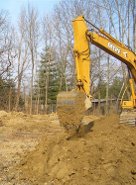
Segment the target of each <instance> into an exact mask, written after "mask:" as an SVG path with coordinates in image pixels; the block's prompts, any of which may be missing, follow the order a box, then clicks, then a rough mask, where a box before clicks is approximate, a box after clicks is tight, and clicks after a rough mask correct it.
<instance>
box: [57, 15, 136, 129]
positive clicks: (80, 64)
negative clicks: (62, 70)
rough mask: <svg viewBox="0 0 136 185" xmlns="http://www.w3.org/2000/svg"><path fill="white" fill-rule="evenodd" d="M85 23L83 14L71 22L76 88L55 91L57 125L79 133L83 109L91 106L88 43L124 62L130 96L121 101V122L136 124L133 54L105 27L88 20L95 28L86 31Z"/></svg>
mask: <svg viewBox="0 0 136 185" xmlns="http://www.w3.org/2000/svg"><path fill="white" fill-rule="evenodd" d="M87 22H88V23H90V22H89V21H87V20H86V19H85V18H84V17H83V16H79V17H77V18H76V19H74V20H73V22H72V25H73V31H74V56H75V65H76V67H75V68H76V78H77V89H75V90H72V91H69V92H61V93H59V94H58V97H57V113H58V117H59V120H60V124H61V125H63V126H64V127H65V128H66V130H68V131H71V130H73V132H78V131H79V129H80V127H81V126H82V124H83V117H84V112H85V110H87V109H90V108H91V107H92V103H91V102H92V96H91V94H90V87H91V80H90V69H91V59H90V43H91V44H93V45H95V46H97V47H98V48H100V49H102V50H103V51H105V52H106V53H108V54H110V55H111V56H113V57H115V58H116V59H118V60H120V61H121V62H123V63H125V64H126V65H127V68H128V71H129V84H130V91H131V96H130V99H129V100H127V101H124V100H121V108H122V113H121V115H120V123H126V124H131V125H135V120H136V94H135V84H136V54H135V53H134V52H133V51H132V50H131V49H130V48H129V47H127V46H126V45H124V44H123V43H121V42H119V41H118V40H117V39H115V38H114V37H112V36H111V35H110V34H109V33H107V32H106V31H105V30H104V29H102V28H100V29H99V28H97V27H96V26H94V25H93V24H92V23H90V24H91V25H92V26H93V27H94V30H89V29H88V27H87Z"/></svg>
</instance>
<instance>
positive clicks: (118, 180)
mask: <svg viewBox="0 0 136 185" xmlns="http://www.w3.org/2000/svg"><path fill="white" fill-rule="evenodd" d="M54 119H55V118H54ZM56 119H57V118H56ZM118 122H119V120H118V117H117V116H115V115H113V116H110V117H107V118H103V119H101V120H99V121H96V122H95V123H94V125H93V127H92V128H91V132H89V133H88V134H86V135H85V136H84V137H78V138H77V137H73V138H71V139H69V138H68V137H67V134H66V133H65V132H64V130H63V129H62V128H60V127H59V125H58V122H57V123H56V125H55V120H54V122H53V124H51V125H52V129H51V130H50V132H49V134H48V133H47V135H46V137H44V138H43V139H42V140H41V142H40V143H39V144H38V146H37V147H36V149H35V150H34V151H32V152H29V153H26V154H25V156H24V157H23V158H22V160H21V163H20V164H19V165H18V166H17V167H16V168H15V169H14V172H15V171H17V172H19V178H18V181H16V182H17V183H16V184H19V185H20V184H22V183H24V184H25V185H27V184H28V185H31V184H32V185H36V184H37V185H126V184H128V185H135V184H136V155H135V154H136V134H135V131H136V130H135V128H134V127H128V126H124V125H119V124H118ZM11 182H12V181H11Z"/></svg>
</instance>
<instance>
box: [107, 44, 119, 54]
mask: <svg viewBox="0 0 136 185" xmlns="http://www.w3.org/2000/svg"><path fill="white" fill-rule="evenodd" d="M108 47H109V48H110V49H112V50H113V51H114V52H116V53H118V54H120V49H119V48H117V47H116V46H114V45H113V44H112V43H110V42H108Z"/></svg>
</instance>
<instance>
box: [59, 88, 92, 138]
mask: <svg viewBox="0 0 136 185" xmlns="http://www.w3.org/2000/svg"><path fill="white" fill-rule="evenodd" d="M85 103H86V97H85V95H84V93H83V92H80V91H76V90H73V91H69V92H60V93H59V94H58V96H57V114H58V118H59V122H60V125H61V126H63V127H64V128H65V130H66V131H67V132H68V134H69V135H70V136H73V135H75V134H80V133H81V132H83V130H84V129H85V128H84V127H86V128H87V124H86V122H85V120H84V116H85V113H86V108H85ZM90 105H91V104H90ZM86 107H88V108H89V104H88V102H87V106H86ZM83 125H84V126H83ZM81 130H82V131H81Z"/></svg>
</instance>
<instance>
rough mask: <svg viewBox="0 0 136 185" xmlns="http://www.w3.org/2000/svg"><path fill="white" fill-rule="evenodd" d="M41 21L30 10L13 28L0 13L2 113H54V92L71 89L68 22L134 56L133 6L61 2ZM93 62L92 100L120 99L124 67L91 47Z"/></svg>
mask: <svg viewBox="0 0 136 185" xmlns="http://www.w3.org/2000/svg"><path fill="white" fill-rule="evenodd" d="M45 15H46V16H43V17H40V16H39V13H38V10H37V9H36V8H35V7H33V6H31V4H28V5H27V6H26V7H24V8H22V9H21V10H20V14H19V16H18V20H17V23H16V24H15V25H12V23H11V20H10V19H9V17H8V13H7V12H6V11H3V10H1V11H0V87H1V88H0V108H1V109H5V110H7V111H12V110H15V111H25V112H27V113H30V114H32V113H37V114H38V113H45V112H48V110H49V109H51V110H52V111H53V110H54V108H55V105H56V96H57V94H58V92H59V91H68V90H71V89H73V88H74V87H75V84H76V80H75V63H74V56H73V32H72V24H71V22H72V20H73V19H74V18H75V17H76V16H78V15H84V16H85V18H86V19H88V20H90V21H91V22H92V23H94V24H95V25H96V26H97V27H103V28H104V29H105V30H106V31H107V32H109V33H110V34H111V35H112V36H114V37H115V38H117V39H118V40H119V41H121V42H123V43H125V44H126V45H128V46H129V47H131V48H132V49H133V51H135V50H136V5H135V1H133V0H119V1H118V0H113V1H111V0H99V1H96V2H95V1H94V0H72V1H71V0H67V1H64V0H61V1H60V2H59V3H58V4H56V6H55V7H54V10H53V11H52V13H51V14H50V15H47V14H46V12H45ZM88 27H89V28H90V29H91V27H90V25H88ZM91 62H92V64H91V80H92V87H91V92H92V95H93V97H94V98H97V99H99V100H100V99H106V101H107V102H108V99H110V98H116V99H118V94H119V93H120V89H121V87H122V85H123V84H124V87H125V85H126V84H127V83H128V74H127V69H126V66H125V65H124V64H122V63H121V62H119V61H117V60H116V59H115V58H113V57H111V56H109V55H108V54H106V53H104V52H103V51H101V50H99V49H98V48H96V47H95V46H91ZM128 93H129V92H128Z"/></svg>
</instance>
